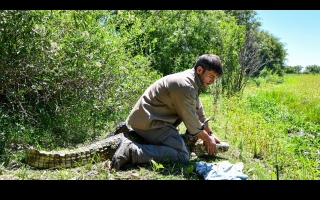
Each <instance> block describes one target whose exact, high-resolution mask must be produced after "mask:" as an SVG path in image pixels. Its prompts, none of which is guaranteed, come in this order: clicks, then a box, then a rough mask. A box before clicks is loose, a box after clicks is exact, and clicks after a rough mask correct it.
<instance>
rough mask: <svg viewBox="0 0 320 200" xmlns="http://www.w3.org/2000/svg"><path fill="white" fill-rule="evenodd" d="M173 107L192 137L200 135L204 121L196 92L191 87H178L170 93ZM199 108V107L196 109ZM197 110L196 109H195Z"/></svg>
mask: <svg viewBox="0 0 320 200" xmlns="http://www.w3.org/2000/svg"><path fill="white" fill-rule="evenodd" d="M170 95H171V99H172V102H173V106H174V107H175V108H176V111H177V114H178V115H179V117H180V118H181V119H182V121H183V123H184V125H185V126H186V128H187V130H188V132H189V133H190V134H192V135H196V134H198V133H200V132H201V131H202V130H203V129H204V126H203V125H204V124H203V123H202V122H201V121H200V116H201V120H204V121H205V120H206V118H205V115H204V112H203V109H202V106H201V102H200V101H199V100H198V95H197V91H196V90H195V89H194V88H191V87H180V88H177V89H176V90H175V91H172V92H171V93H170ZM198 106H199V107H198ZM197 108H198V109H197Z"/></svg>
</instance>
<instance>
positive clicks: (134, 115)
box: [111, 54, 223, 171]
mask: <svg viewBox="0 0 320 200" xmlns="http://www.w3.org/2000/svg"><path fill="white" fill-rule="evenodd" d="M221 75H223V69H222V64H221V61H220V58H219V56H217V55H215V54H204V55H201V56H200V57H199V58H198V59H197V61H196V63H195V65H194V66H193V68H191V69H188V70H185V71H183V72H179V73H175V74H170V75H167V76H164V77H162V78H161V79H159V80H157V81H156V82H154V83H153V84H152V85H150V86H149V87H148V88H147V89H146V91H145V92H144V93H143V95H142V96H141V97H140V99H139V100H138V101H137V103H136V104H135V106H134V107H133V109H132V110H131V112H130V114H129V116H128V118H127V119H126V123H127V125H129V126H130V127H131V128H132V129H133V130H134V131H135V132H136V133H137V134H138V135H140V136H141V137H142V138H144V139H145V140H146V142H147V144H139V143H136V142H133V141H131V140H129V139H127V138H126V137H122V138H121V141H120V144H119V147H118V149H117V151H116V152H115V154H114V156H113V159H112V162H111V168H114V169H115V170H116V171H118V170H119V169H120V168H121V166H123V165H124V164H127V163H129V162H131V163H132V164H139V163H148V162H150V160H151V159H152V160H154V161H156V162H159V161H169V162H173V161H178V162H181V163H183V164H187V163H188V161H189V152H188V150H187V148H186V145H185V143H184V140H183V138H182V137H181V135H180V133H179V132H178V130H177V126H178V125H179V124H180V123H181V122H183V123H184V125H185V126H186V128H187V131H188V132H189V133H190V134H191V135H192V136H195V137H198V138H200V139H201V140H203V143H204V145H205V146H206V150H207V153H208V154H209V155H214V154H216V153H217V152H216V143H217V142H220V140H219V139H218V137H217V136H215V135H214V134H212V131H211V128H210V127H209V125H208V121H209V119H207V118H206V116H205V113H204V110H203V108H202V104H201V102H200V99H199V94H200V92H201V90H202V89H203V88H205V87H208V86H209V85H211V84H213V83H214V82H215V80H216V79H217V78H218V77H220V76H221Z"/></svg>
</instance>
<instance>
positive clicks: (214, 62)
mask: <svg viewBox="0 0 320 200" xmlns="http://www.w3.org/2000/svg"><path fill="white" fill-rule="evenodd" d="M198 66H202V68H203V69H204V71H206V70H213V71H215V72H216V73H217V74H218V75H219V76H222V75H223V69H222V64H221V61H220V58H219V56H217V55H215V54H203V55H201V56H199V58H198V60H197V61H196V63H195V65H194V69H196V68H197V67H198Z"/></svg>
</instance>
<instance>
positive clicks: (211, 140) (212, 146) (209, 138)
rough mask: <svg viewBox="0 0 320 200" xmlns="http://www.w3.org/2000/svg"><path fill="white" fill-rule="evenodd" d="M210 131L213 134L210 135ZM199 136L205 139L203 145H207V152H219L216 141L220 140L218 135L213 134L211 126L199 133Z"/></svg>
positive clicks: (210, 153) (211, 153)
mask: <svg viewBox="0 0 320 200" xmlns="http://www.w3.org/2000/svg"><path fill="white" fill-rule="evenodd" d="M209 133H211V135H209ZM197 137H198V138H199V139H201V140H202V141H203V145H205V146H206V149H207V153H208V154H209V155H214V154H216V153H217V148H216V143H219V142H220V140H219V138H218V137H217V136H215V135H214V134H212V131H211V128H210V127H209V126H208V127H206V128H205V129H204V130H203V131H201V132H200V133H198V134H197Z"/></svg>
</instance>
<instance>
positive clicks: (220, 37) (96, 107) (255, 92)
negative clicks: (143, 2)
mask: <svg viewBox="0 0 320 200" xmlns="http://www.w3.org/2000/svg"><path fill="white" fill-rule="evenodd" d="M0 15H1V16H0V34H1V37H0V57H1V59H0V103H1V104H0V137H1V140H0V175H1V177H2V179H197V180H198V179H201V177H199V176H198V175H197V174H196V173H195V170H194V163H195V162H197V161H199V159H201V160H206V161H208V162H211V161H217V160H219V157H215V158H197V159H198V160H197V159H196V160H192V161H191V163H190V165H189V166H187V167H185V166H181V165H179V164H175V165H173V166H172V165H162V163H155V162H150V164H147V165H142V166H138V167H136V168H132V169H128V170H127V171H123V172H119V173H114V172H112V171H109V170H108V169H107V168H106V167H105V163H103V162H101V163H92V164H89V165H85V166H79V167H78V168H75V169H59V170H35V169H32V168H30V167H29V166H27V165H25V164H24V162H23V159H24V149H25V148H26V147H27V146H28V145H32V146H35V147H37V148H39V149H42V150H52V149H63V148H72V147H75V146H77V145H79V144H86V143H91V142H94V141H97V140H100V139H101V138H104V137H105V136H106V135H107V134H108V133H110V132H111V131H113V130H114V128H115V126H116V125H117V124H118V123H120V122H121V121H124V120H125V119H126V117H127V114H128V113H129V112H130V110H131V108H132V106H133V105H134V103H135V102H136V100H137V99H138V98H139V95H141V94H142V92H143V91H144V90H145V89H146V87H147V86H148V85H149V84H150V83H152V82H153V81H155V80H156V79H158V78H160V77H162V76H165V75H167V74H171V73H175V72H178V71H182V70H185V69H188V68H191V67H192V66H193V64H194V61H195V59H196V58H197V57H198V56H199V55H201V54H203V53H215V54H217V55H219V56H220V57H221V59H222V63H223V66H224V71H225V74H224V76H223V77H221V78H220V79H219V80H218V81H217V82H216V83H215V84H214V85H213V86H210V87H209V88H207V89H206V90H204V91H203V94H202V96H201V99H202V100H203V102H204V104H205V107H206V113H207V115H208V116H212V118H213V121H212V122H211V126H213V127H214V131H215V132H216V133H217V135H218V136H220V137H221V138H223V139H225V140H226V141H228V142H229V143H230V144H231V149H230V151H228V152H227V153H225V154H223V155H221V156H223V157H225V158H227V159H228V160H229V161H231V162H240V161H241V162H244V165H245V169H244V172H245V173H247V174H248V175H249V177H250V179H251V180H258V179H272V180H273V179H274V180H276V179H319V133H320V127H319V119H320V116H319V115H320V114H319V113H320V111H319V109H320V107H319V105H320V104H319V102H320V101H319V98H320V95H319V91H318V89H317V88H319V75H318V74H319V72H320V67H319V66H316V65H312V66H307V67H306V70H305V71H303V72H302V71H301V70H302V67H301V66H285V64H284V63H285V56H286V50H285V48H284V44H282V43H281V42H279V39H278V38H276V37H274V36H273V35H271V34H270V33H268V32H266V31H263V30H260V29H259V27H260V22H259V20H258V19H256V13H255V12H254V11H252V10H210V11H209V10H197V11H193V10H97V11H96V10H87V11H85V10H80V11H76V10H1V11H0ZM179 128H180V129H181V132H182V133H183V131H185V129H184V127H183V126H181V127H179Z"/></svg>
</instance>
